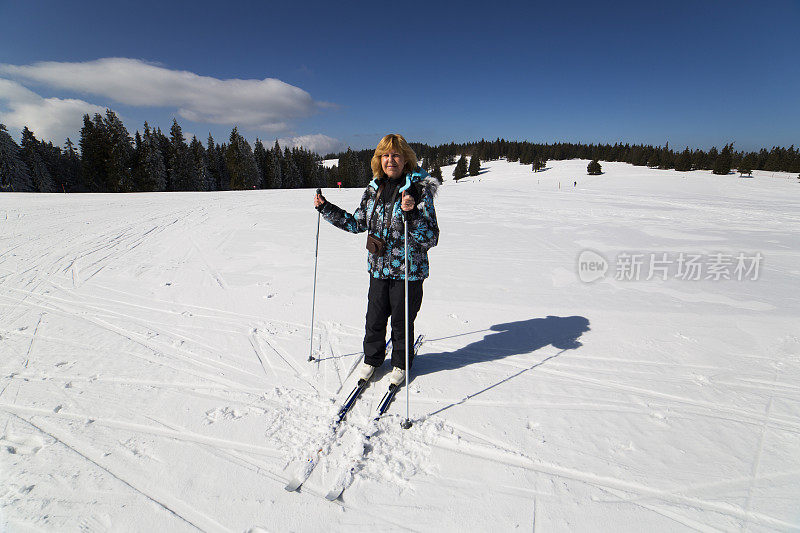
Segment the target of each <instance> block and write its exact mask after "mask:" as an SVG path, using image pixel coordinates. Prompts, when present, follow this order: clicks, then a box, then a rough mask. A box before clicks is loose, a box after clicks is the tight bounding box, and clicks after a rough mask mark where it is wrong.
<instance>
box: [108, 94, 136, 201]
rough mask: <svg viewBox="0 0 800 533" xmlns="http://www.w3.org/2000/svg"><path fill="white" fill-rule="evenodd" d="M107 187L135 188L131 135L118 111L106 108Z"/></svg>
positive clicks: (114, 189)
mask: <svg viewBox="0 0 800 533" xmlns="http://www.w3.org/2000/svg"><path fill="white" fill-rule="evenodd" d="M105 134H106V136H107V137H106V143H107V147H108V152H107V156H106V188H105V190H107V191H109V192H129V191H132V190H133V176H132V172H131V171H132V166H133V165H132V160H133V147H132V146H131V136H130V134H129V133H128V130H127V129H126V128H125V125H124V124H123V123H122V121H121V120H120V119H119V117H118V116H117V114H116V113H114V112H113V111H111V110H110V109H106V117H105Z"/></svg>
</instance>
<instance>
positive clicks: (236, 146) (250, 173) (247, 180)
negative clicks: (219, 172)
mask: <svg viewBox="0 0 800 533" xmlns="http://www.w3.org/2000/svg"><path fill="white" fill-rule="evenodd" d="M225 166H226V167H227V168H228V174H229V175H230V188H231V190H249V189H253V188H255V185H256V183H257V182H258V165H257V164H256V158H255V157H254V156H253V150H252V149H251V148H250V144H249V143H248V142H247V141H246V140H245V138H244V137H242V136H241V134H240V133H239V128H237V127H234V128H233V131H231V136H230V144H229V145H228V147H227V150H226V151H225Z"/></svg>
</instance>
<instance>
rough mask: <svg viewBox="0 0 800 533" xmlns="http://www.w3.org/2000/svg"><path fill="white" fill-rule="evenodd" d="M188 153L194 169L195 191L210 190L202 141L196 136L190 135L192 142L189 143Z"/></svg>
mask: <svg viewBox="0 0 800 533" xmlns="http://www.w3.org/2000/svg"><path fill="white" fill-rule="evenodd" d="M189 154H190V155H191V158H192V166H193V170H194V178H195V186H196V188H195V189H194V190H196V191H210V190H211V173H210V172H209V171H208V157H207V155H206V150H205V148H203V143H201V142H200V141H198V140H197V137H196V136H194V135H193V136H192V142H191V143H189Z"/></svg>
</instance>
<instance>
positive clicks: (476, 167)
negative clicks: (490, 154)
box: [467, 153, 481, 176]
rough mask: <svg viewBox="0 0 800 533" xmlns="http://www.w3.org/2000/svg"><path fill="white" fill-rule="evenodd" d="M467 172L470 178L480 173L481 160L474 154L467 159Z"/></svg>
mask: <svg viewBox="0 0 800 533" xmlns="http://www.w3.org/2000/svg"><path fill="white" fill-rule="evenodd" d="M467 172H469V175H470V176H477V175H478V174H480V173H481V160H480V159H479V158H478V156H477V155H475V154H474V153H473V155H472V156H471V157H470V158H469V168H468V169H467Z"/></svg>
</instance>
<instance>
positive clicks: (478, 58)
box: [0, 0, 800, 152]
mask: <svg viewBox="0 0 800 533" xmlns="http://www.w3.org/2000/svg"><path fill="white" fill-rule="evenodd" d="M555 4H556V3H552V2H548V3H538V2H506V3H503V2H497V3H489V2H461V3H458V4H444V3H436V2H402V3H389V4H381V3H357V4H347V5H340V4H338V3H336V2H330V1H326V2H319V3H317V2H312V3H308V2H307V3H304V4H302V5H288V4H276V3H271V2H266V3H260V2H234V5H225V4H223V3H222V2H213V3H212V2H205V1H200V0H197V1H195V2H169V1H163V0H162V1H160V2H149V1H140V2H135V3H127V2H126V3H124V5H123V4H121V3H120V4H119V5H118V4H117V3H116V2H107V1H106V2H95V1H82V2H77V3H69V2H63V1H60V2H18V1H6V2H0V122H3V123H5V124H6V125H7V126H9V130H10V131H11V132H12V134H15V132H18V131H19V129H21V127H22V125H24V124H28V125H29V126H30V127H31V129H33V130H34V133H37V135H38V136H40V137H43V138H46V139H52V140H53V141H55V142H56V143H57V144H60V143H61V142H63V137H65V136H66V135H69V136H70V137H72V138H73V140H76V139H77V137H78V130H79V129H80V126H81V121H80V117H81V116H82V114H83V113H84V112H88V113H90V114H92V113H94V112H95V111H97V110H102V109H104V108H106V107H109V108H111V109H113V110H115V111H116V112H117V113H118V114H120V115H121V116H122V118H123V120H124V122H125V123H126V125H127V126H128V128H129V130H130V131H131V133H133V132H134V131H135V130H136V129H141V128H142V124H143V122H144V121H145V120H147V121H148V122H149V123H150V124H151V125H157V126H160V127H161V128H162V129H164V130H168V129H169V127H170V125H171V123H172V118H173V117H175V118H177V119H178V122H179V123H180V124H181V126H182V127H183V130H184V132H186V133H190V134H192V133H193V134H196V135H197V136H198V138H200V139H201V140H203V141H205V139H206V137H207V136H208V134H209V133H211V134H213V135H214V138H215V139H216V140H217V141H223V140H226V139H227V137H228V134H229V133H230V130H231V127H232V126H233V125H235V124H236V125H238V126H239V129H240V130H241V131H242V132H243V133H245V135H246V136H247V137H248V138H249V139H251V140H252V139H255V137H256V136H258V137H261V138H262V139H264V140H266V141H268V142H270V143H271V142H273V141H274V140H275V139H276V138H280V139H282V140H283V141H284V142H285V143H286V142H302V143H303V144H305V145H306V146H311V147H312V148H314V149H317V150H319V151H321V152H325V151H328V150H338V149H340V148H344V147H347V146H352V147H353V148H367V147H373V146H374V145H375V144H376V143H377V141H378V140H379V139H380V137H381V136H382V135H384V134H385V133H388V132H398V133H402V134H403V135H405V136H406V138H407V139H409V140H411V141H419V142H426V143H430V144H439V143H446V142H451V141H453V142H463V141H470V140H478V139H480V138H482V137H483V138H486V139H493V138H495V137H504V138H506V139H520V140H522V139H527V140H531V141H534V142H556V141H574V142H578V141H580V142H587V143H588V142H615V141H621V142H631V143H649V144H657V145H661V144H663V143H665V142H669V143H670V146H672V147H675V148H682V147H684V146H687V145H688V146H692V147H695V146H696V147H703V148H709V147H710V146H712V145H716V146H718V147H721V146H722V145H724V144H725V143H726V142H731V141H735V143H736V147H737V148H738V149H746V150H750V149H756V148H760V147H762V146H763V147H767V148H769V147H772V146H773V145H783V146H789V145H791V144H795V145H798V144H800V127H798V126H799V125H800V98H798V96H797V95H798V94H800V90H798V87H800V83H798V82H800V57H798V55H799V54H798V51H799V50H800V44H799V43H798V40H797V31H798V22H800V2H797V1H767V2H753V1H741V2H740V1H732V2H723V1H702V0H700V1H693V2H688V1H686V2H684V1H676V2H671V3H665V2H659V3H654V2H606V3H601V2H573V3H569V4H567V5H555ZM111 58H116V59H111ZM268 78H269V79H274V80H279V81H272V82H262V80H265V79H268ZM231 80H240V81H231Z"/></svg>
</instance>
